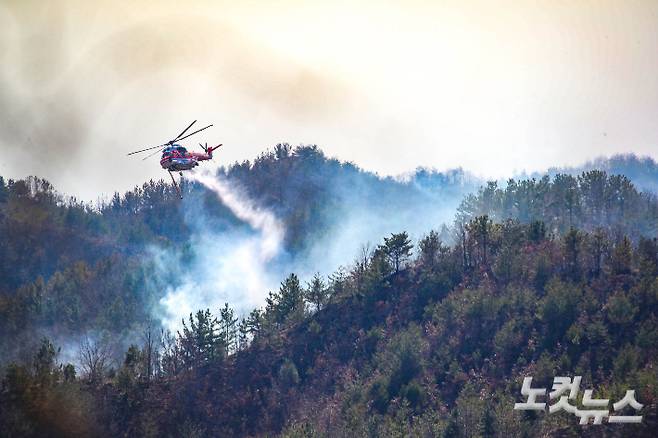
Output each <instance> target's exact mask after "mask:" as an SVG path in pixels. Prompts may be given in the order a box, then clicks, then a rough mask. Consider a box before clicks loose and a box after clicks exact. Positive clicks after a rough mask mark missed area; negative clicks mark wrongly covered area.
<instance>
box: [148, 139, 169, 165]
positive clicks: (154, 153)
mask: <svg viewBox="0 0 658 438" xmlns="http://www.w3.org/2000/svg"><path fill="white" fill-rule="evenodd" d="M167 144H169V143H167ZM163 149H164V148H160V149H158V150H156V151H155V152H153V153H151V154H148V155H147V156H145V157H144V158H142V161H144V160H146V159H147V158H151V157H152V156H153V155H156V154H158V153H160V152H162V150H163Z"/></svg>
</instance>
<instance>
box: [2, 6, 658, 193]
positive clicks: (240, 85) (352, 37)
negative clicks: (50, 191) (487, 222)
mask: <svg viewBox="0 0 658 438" xmlns="http://www.w3.org/2000/svg"><path fill="white" fill-rule="evenodd" d="M511 3H513V2H511ZM510 6H512V4H510ZM513 6H514V7H509V8H507V7H497V6H493V5H491V4H489V2H475V4H473V5H471V6H469V5H465V4H463V3H462V2H451V1H448V2H441V3H440V4H435V3H432V2H421V1H418V2H416V1H414V2H400V3H396V2H391V3H386V4H385V5H382V4H381V3H380V2H360V3H359V5H352V7H350V8H349V11H350V13H349V14H346V13H345V10H344V9H343V8H342V7H341V5H340V4H337V3H335V2H313V3H312V4H308V3H306V2H298V1H294V0H288V1H283V2H276V3H273V4H267V3H264V2H258V3H257V4H252V3H247V2H239V3H238V2H188V3H187V4H185V5H178V4H175V3H174V2H158V3H157V4H154V3H145V4H142V5H141V6H140V7H134V4H133V3H132V2H125V1H118V2H105V3H104V2H93V3H90V2H83V1H56V2H47V3H44V2H33V1H25V2H5V3H3V4H2V5H0V44H1V46H0V49H1V53H2V61H3V66H4V68H3V70H2V72H1V73H0V79H1V80H2V83H3V86H2V87H0V114H1V115H2V117H0V133H1V134H0V147H1V148H2V150H3V151H6V152H7V153H6V154H5V159H3V160H2V162H1V163H0V174H3V175H5V176H7V177H13V178H21V177H25V176H28V175H38V176H43V177H46V178H48V179H49V180H50V181H52V182H53V183H54V184H55V185H56V186H57V187H58V188H59V189H60V190H62V191H63V192H65V193H67V194H71V195H75V196H77V197H79V198H81V199H86V200H96V199H97V198H98V197H109V196H111V194H112V193H113V192H114V191H115V190H119V191H124V190H127V189H129V188H130V187H132V186H134V185H136V184H139V183H140V182H141V181H144V180H148V179H149V178H159V177H161V173H160V172H161V171H160V169H159V168H158V166H157V165H156V164H155V163H154V162H150V163H148V162H147V163H148V164H147V163H144V162H141V161H140V160H139V159H136V160H130V159H127V158H126V157H125V153H127V152H129V151H131V150H135V149H138V148H140V147H145V146H149V145H153V144H158V143H161V142H164V141H166V140H168V139H169V138H170V137H171V136H172V135H174V134H175V133H176V132H178V131H179V130H180V129H182V127H183V126H185V124H186V123H189V120H192V119H199V120H203V121H207V122H208V123H214V124H215V126H216V127H215V128H214V129H213V130H210V131H208V132H206V133H204V134H203V135H201V136H200V137H199V138H198V140H199V141H202V142H205V141H208V142H209V143H215V142H216V143H219V142H222V143H224V144H225V145H226V147H225V149H224V150H222V151H221V153H220V154H218V158H217V159H219V160H222V162H223V163H230V162H235V161H242V160H244V159H249V158H251V157H253V156H255V155H256V154H257V153H258V152H259V151H261V150H263V149H264V148H265V147H267V146H268V145H271V144H272V143H274V142H278V141H286V142H290V143H292V144H309V143H314V144H319V145H321V146H322V147H323V149H324V150H325V151H326V152H327V154H328V155H330V156H336V157H338V158H339V159H342V160H348V161H353V162H355V163H358V164H359V165H360V166H361V167H363V168H364V169H367V170H371V171H375V172H378V173H379V174H381V175H399V174H403V173H405V172H409V171H413V169H414V168H415V167H416V166H418V165H419V164H422V165H425V166H428V167H434V168H437V169H440V170H446V169H450V168H456V167H460V166H461V167H463V168H465V169H467V170H469V171H471V172H473V173H475V174H477V175H479V176H482V177H485V178H502V177H506V176H509V175H511V174H513V173H514V172H515V171H519V172H522V171H527V172H534V171H543V170H544V169H546V168H548V167H549V166H556V165H557V166H564V165H577V164H579V163H582V162H585V161H586V160H589V159H593V158H595V157H597V156H600V155H605V156H610V155H613V154H615V153H631V152H634V153H638V154H640V155H650V156H652V157H653V158H656V155H655V151H656V149H655V145H656V144H657V143H658V131H656V127H655V122H654V121H655V117H656V115H657V114H658V107H657V106H656V105H658V104H657V102H658V79H657V76H656V75H655V74H653V72H655V70H656V62H658V61H657V60H656V57H655V56H654V54H655V53H656V52H658V47H657V46H656V44H658V35H657V32H658V27H657V26H655V23H656V20H657V14H658V7H657V6H656V3H655V2H652V1H637V2H631V3H625V4H624V5H623V7H622V6H621V5H620V4H619V3H618V2H614V1H601V2H596V3H589V2H584V3H579V4H578V5H568V6H567V5H562V4H556V3H555V2H539V3H533V4H532V5H530V4H528V5H518V4H516V3H514V4H513ZM393 29H395V31H393ZM190 145H196V143H195V142H192V143H189V144H188V146H190ZM81 181H85V183H84V184H82V183H81Z"/></svg>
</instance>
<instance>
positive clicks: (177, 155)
mask: <svg viewBox="0 0 658 438" xmlns="http://www.w3.org/2000/svg"><path fill="white" fill-rule="evenodd" d="M195 123H196V120H195V121H193V122H192V123H190V125H189V126H188V127H187V128H185V129H184V130H183V132H181V133H180V134H178V135H177V136H176V138H174V139H173V140H170V141H168V142H167V143H163V144H161V145H158V146H152V147H150V148H146V149H141V150H139V151H135V152H130V153H129V154H128V155H133V154H139V153H141V152H146V151H150V150H153V149H157V150H156V151H155V152H153V153H151V154H150V155H148V156H146V157H145V158H143V160H146V159H147V158H150V157H152V156H154V155H156V154H158V153H159V152H162V158H161V159H160V166H162V168H163V169H165V170H167V171H168V172H169V176H171V180H172V181H173V183H174V187H176V191H177V192H178V196H180V198H181V199H183V194H182V192H181V190H180V186H179V185H178V184H177V183H176V180H175V179H174V175H173V174H172V173H171V172H178V173H179V174H180V176H183V171H184V170H190V169H194V168H195V167H196V166H198V165H199V161H205V160H212V152H213V151H214V150H215V149H217V148H219V147H220V146H221V144H218V145H217V146H211V147H208V143H206V145H205V146H204V145H202V144H201V143H199V146H201V148H202V149H203V150H204V152H203V153H201V152H188V151H187V149H186V148H184V147H183V146H181V145H180V144H178V143H176V142H178V141H181V140H184V139H186V138H188V137H190V136H192V135H194V134H196V133H198V132H201V131H203V130H204V129H208V128H210V127H211V126H212V125H208V126H206V127H204V128H201V129H197V130H196V131H194V132H192V133H190V134H187V135H186V136H184V137H183V134H185V133H186V132H187V131H188V130H189V129H190V128H191V127H192V125H194V124H195Z"/></svg>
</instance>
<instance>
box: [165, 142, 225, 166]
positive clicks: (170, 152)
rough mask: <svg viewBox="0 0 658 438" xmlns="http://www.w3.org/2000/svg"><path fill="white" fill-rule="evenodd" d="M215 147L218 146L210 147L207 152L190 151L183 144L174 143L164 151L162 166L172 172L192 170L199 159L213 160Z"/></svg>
mask: <svg viewBox="0 0 658 438" xmlns="http://www.w3.org/2000/svg"><path fill="white" fill-rule="evenodd" d="M213 149H216V148H210V149H208V152H206V153H199V152H188V151H187V149H185V148H184V147H182V146H179V145H172V146H170V147H167V148H165V149H164V150H163V151H162V159H161V160H160V166H162V168H163V169H165V170H169V171H171V172H182V171H183V170H190V169H193V168H195V167H196V166H198V165H199V161H204V160H212V151H213Z"/></svg>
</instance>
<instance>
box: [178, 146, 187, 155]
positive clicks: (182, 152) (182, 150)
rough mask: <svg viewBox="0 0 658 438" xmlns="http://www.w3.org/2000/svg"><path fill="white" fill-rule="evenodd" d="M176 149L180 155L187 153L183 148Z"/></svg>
mask: <svg viewBox="0 0 658 438" xmlns="http://www.w3.org/2000/svg"><path fill="white" fill-rule="evenodd" d="M176 149H178V152H180V153H181V154H186V153H187V149H185V148H184V147H183V146H178V148H176Z"/></svg>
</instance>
